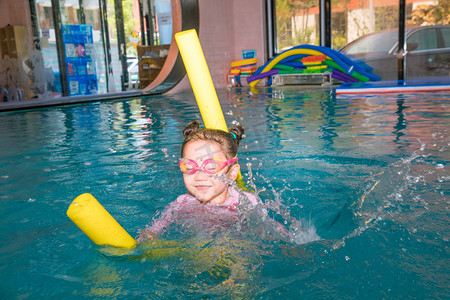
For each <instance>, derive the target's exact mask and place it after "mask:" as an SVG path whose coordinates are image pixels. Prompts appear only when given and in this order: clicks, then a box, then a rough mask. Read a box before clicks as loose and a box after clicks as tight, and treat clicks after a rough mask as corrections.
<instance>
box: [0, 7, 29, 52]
mask: <svg viewBox="0 0 450 300" xmlns="http://www.w3.org/2000/svg"><path fill="white" fill-rule="evenodd" d="M8 24H9V25H16V26H26V27H28V35H29V41H30V45H31V41H32V32H31V17H30V5H29V1H28V0H0V27H5V26H7V25H8Z"/></svg>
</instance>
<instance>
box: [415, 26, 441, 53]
mask: <svg viewBox="0 0 450 300" xmlns="http://www.w3.org/2000/svg"><path fill="white" fill-rule="evenodd" d="M408 44H412V45H414V48H415V49H414V50H412V51H420V50H430V49H436V48H437V46H438V44H437V36H436V29H434V28H430V29H423V30H419V31H417V32H414V33H413V34H411V36H410V37H408Z"/></svg>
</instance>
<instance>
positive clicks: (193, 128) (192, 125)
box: [183, 120, 200, 138]
mask: <svg viewBox="0 0 450 300" xmlns="http://www.w3.org/2000/svg"><path fill="white" fill-rule="evenodd" d="M199 128H200V124H199V123H198V122H197V121H195V120H194V121H190V122H189V124H188V125H187V126H186V127H185V128H184V129H183V136H184V137H185V138H186V137H187V136H188V135H190V134H191V133H193V132H194V131H196V130H198V129H199Z"/></svg>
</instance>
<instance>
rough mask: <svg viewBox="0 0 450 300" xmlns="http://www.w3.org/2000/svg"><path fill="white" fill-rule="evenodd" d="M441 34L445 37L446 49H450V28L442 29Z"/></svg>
mask: <svg viewBox="0 0 450 300" xmlns="http://www.w3.org/2000/svg"><path fill="white" fill-rule="evenodd" d="M441 32H442V36H443V37H444V47H445V48H450V27H443V28H441Z"/></svg>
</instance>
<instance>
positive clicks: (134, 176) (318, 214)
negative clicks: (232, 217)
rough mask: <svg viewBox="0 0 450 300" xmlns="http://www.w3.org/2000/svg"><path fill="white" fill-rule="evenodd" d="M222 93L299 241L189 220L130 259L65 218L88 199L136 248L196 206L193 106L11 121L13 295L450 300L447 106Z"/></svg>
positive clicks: (1, 131) (8, 168)
mask: <svg viewBox="0 0 450 300" xmlns="http://www.w3.org/2000/svg"><path fill="white" fill-rule="evenodd" d="M218 95H219V99H220V101H221V104H222V109H223V111H224V114H225V117H226V119H227V122H228V124H231V123H232V122H240V123H241V124H242V125H243V126H244V127H245V128H246V138H245V139H244V140H243V141H242V142H241V146H240V152H239V159H240V164H241V167H242V175H243V178H244V180H245V181H246V184H247V189H248V190H252V191H254V192H255V193H257V194H258V195H259V197H260V198H261V199H262V201H263V202H264V203H265V208H266V209H267V211H268V214H269V216H270V218H272V219H274V220H276V221H277V222H278V223H280V224H283V225H284V226H285V227H286V228H287V229H288V230H289V232H290V236H291V238H290V239H285V238H283V237H281V235H279V234H278V233H279V232H277V230H273V228H270V226H268V223H267V222H266V221H267V220H263V219H262V218H259V217H258V216H260V215H258V214H254V213H252V212H251V211H245V209H243V214H244V215H245V216H246V226H247V227H246V229H242V228H241V227H239V228H238V226H241V225H242V224H238V225H236V224H234V225H233V224H231V225H230V224H229V225H230V226H223V229H221V228H215V229H214V232H209V234H199V233H197V232H192V228H196V227H190V225H189V223H182V222H179V223H177V224H175V225H174V226H172V227H171V230H170V231H169V232H167V233H166V234H165V235H164V236H163V240H161V241H157V242H154V243H152V242H150V243H145V244H143V245H140V246H139V247H138V248H137V249H135V250H132V251H123V250H118V249H113V248H108V247H107V248H102V247H99V246H96V245H94V244H93V243H92V242H91V241H90V240H89V239H88V238H87V237H86V236H85V235H84V234H83V233H82V232H81V231H80V230H79V229H78V227H76V226H75V225H74V224H73V223H72V222H71V221H70V219H69V218H68V217H67V216H66V210H67V208H68V207H69V204H70V203H71V202H72V200H73V199H74V198H75V197H77V196H78V195H80V194H82V193H86V192H88V193H91V194H92V195H94V197H96V199H97V200H99V202H101V203H102V204H103V205H104V207H105V208H106V209H107V210H108V211H109V212H110V213H111V214H112V215H113V216H114V217H115V218H116V220H117V221H118V222H119V223H120V224H121V225H122V226H123V227H124V228H125V229H126V230H127V231H128V232H129V233H130V234H131V235H132V236H136V235H137V234H138V231H139V229H142V228H145V226H146V225H147V224H149V223H151V221H152V218H153V217H154V216H155V215H156V214H157V213H158V212H161V211H162V210H163V209H164V207H165V206H166V205H167V204H168V203H170V202H171V201H173V200H174V199H175V198H176V197H177V196H178V195H180V194H183V193H185V192H186V191H185V188H184V186H183V183H182V175H181V174H180V171H179V169H178V165H177V159H178V157H179V152H180V148H181V142H182V134H181V131H182V129H183V128H184V127H185V126H186V124H187V123H188V122H189V121H190V120H193V119H196V120H201V117H200V114H199V112H198V108H197V106H196V103H195V98H194V96H193V94H192V93H189V92H186V93H179V94H173V95H158V96H152V97H144V98H139V99H125V100H121V101H111V102H98V103H90V104H84V105H71V106H61V107H51V108H45V109H39V110H29V111H18V112H3V113H0V136H1V144H0V240H1V244H0V298H1V299H19V298H20V299H41V298H44V299H48V298H64V299H70V298H73V299H79V298H107V299H110V298H125V299H127V298H132V299H135V298H149V299H173V298H263V299H274V298H278V297H284V298H287V299H298V298H307V299H321V298H322V299H323V298H338V299H349V298H374V299H380V298H406V297H408V298H419V299H424V298H441V299H443V298H448V297H449V296H450V289H449V286H450V278H449V272H448V270H449V238H450V227H449V212H448V205H449V179H450V174H449V171H448V163H449V140H450V138H449V137H450V134H449V130H450V126H449V125H450V122H449V112H450V101H449V100H448V99H449V96H450V94H448V93H438V92H435V93H418V94H386V95H376V96H374V95H367V96H364V95H358V96H348V95H346V96H341V95H339V96H336V95H334V94H333V92H332V91H331V90H328V89H321V88H298V87H277V88H259V89H252V90H249V89H246V88H242V89H233V90H226V89H223V90H219V91H218ZM210 217H211V216H210ZM191 222H194V223H195V220H193V221H192V220H191ZM198 222H202V221H201V220H199V221H198ZM199 224H200V225H201V224H202V223H199ZM199 224H196V225H199ZM177 226H178V227H177ZM197 227H198V226H197ZM200 231H201V230H200Z"/></svg>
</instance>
